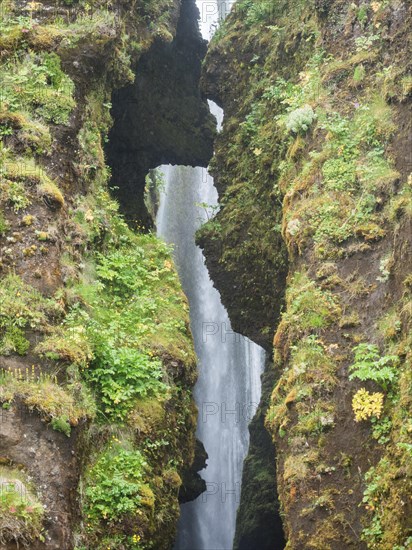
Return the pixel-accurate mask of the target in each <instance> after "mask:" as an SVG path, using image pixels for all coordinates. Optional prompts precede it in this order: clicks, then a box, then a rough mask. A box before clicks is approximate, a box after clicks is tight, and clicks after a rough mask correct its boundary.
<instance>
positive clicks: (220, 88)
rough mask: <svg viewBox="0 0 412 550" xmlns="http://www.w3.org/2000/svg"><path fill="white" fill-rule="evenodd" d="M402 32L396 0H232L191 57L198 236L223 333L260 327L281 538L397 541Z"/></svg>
mask: <svg viewBox="0 0 412 550" xmlns="http://www.w3.org/2000/svg"><path fill="white" fill-rule="evenodd" d="M410 29H411V6H410V3H408V2H404V1H401V0H399V1H398V0H393V1H390V0H389V1H380V2H363V1H362V2H358V1H356V2H353V3H348V2H343V1H340V0H327V1H318V0H300V1H294V2H291V1H288V0H270V1H258V0H255V1H252V0H241V1H238V2H237V3H236V5H235V6H234V8H233V10H232V13H231V15H230V16H229V17H228V19H227V20H226V22H225V24H224V25H223V26H222V28H220V29H219V30H218V32H217V34H216V36H215V38H214V39H213V41H212V44H211V47H210V50H209V52H208V56H207V59H206V65H205V69H204V77H203V79H204V85H203V89H204V93H205V94H206V95H207V96H208V97H210V98H212V99H214V100H216V101H217V102H218V103H219V104H220V105H221V106H222V107H223V108H224V110H225V121H224V125H223V131H222V132H221V133H220V134H219V136H218V137H217V140H216V157H215V158H214V160H213V164H212V171H213V173H214V176H215V180H216V182H217V186H218V190H219V193H220V202H221V205H222V208H221V210H220V212H219V213H218V215H217V216H216V217H215V218H214V219H213V220H212V221H211V222H209V224H208V225H207V226H206V227H205V228H203V229H202V231H201V233H200V235H199V242H200V244H201V245H202V247H203V248H204V250H205V253H206V256H207V263H208V266H209V268H210V271H211V275H212V278H213V279H214V281H215V282H216V284H217V286H218V287H219V289H220V290H221V293H222V298H223V301H224V302H225V304H226V305H227V307H228V309H229V313H230V315H231V318H232V321H233V325H234V326H235V327H236V329H237V330H239V331H240V332H242V333H244V334H246V335H248V336H250V337H251V338H253V339H254V340H256V341H257V342H260V343H262V344H263V345H265V347H266V348H268V349H269V348H270V347H271V345H270V343H269V341H270V339H271V335H272V336H273V333H274V332H275V337H274V362H275V368H276V371H277V373H278V374H277V377H278V380H277V383H276V385H275V387H274V388H273V391H272V397H271V403H270V406H269V410H268V412H267V415H266V426H267V429H268V430H269V432H270V433H271V434H272V437H273V440H274V443H275V449H276V455H277V488H278V491H279V495H280V506H281V513H282V516H283V519H284V527H285V533H286V537H287V540H288V542H287V548H290V549H299V550H301V549H306V548H308V549H309V548H311V549H319V550H327V549H333V550H337V549H347V548H356V549H361V548H374V549H382V550H390V549H395V548H396V549H398V550H400V549H406V548H409V547H410V546H411V544H412V538H411V534H412V533H411V529H412V524H411V517H412V516H411V501H410V493H411V484H412V460H411V449H412V447H411V444H412V439H411V433H412V428H411V412H412V411H411V408H412V407H411V391H412V387H411V339H410V338H411V337H410V334H411V330H410V329H411V319H412V312H411V272H412V244H411V234H412V233H411V229H412V224H411V219H412V208H411V185H412V179H411V178H412V177H411V92H412V76H411V71H410V69H411V62H410V55H409V51H410V46H411V32H410ZM282 306H283V310H282V313H281V315H279V312H280V308H281V307H282ZM251 429H252V432H253V430H254V429H255V428H253V426H252V428H251ZM252 454H253V455H255V454H256V449H253V447H252ZM250 460H254V459H253V456H252V457H251V458H250ZM273 460H275V458H274V456H273ZM253 483H254V480H253V477H252V476H249V479H248V478H244V485H243V490H242V495H243V496H242V499H243V500H242V504H241V516H242V517H243V518H249V519H251V518H252V519H251V524H250V531H253V529H256V528H257V527H259V525H260V521H261V516H259V507H258V504H257V502H256V501H255V500H254V499H252V498H250V491H251V488H252V487H253ZM272 484H273V492H272V494H270V493H268V496H267V498H265V502H266V503H267V504H269V505H270V503H271V502H273V497H274V490H275V480H274V479H272ZM264 495H265V493H264V492H262V498H264ZM261 504H262V503H261ZM267 509H268V508H267V506H262V510H263V513H267ZM273 513H275V511H273ZM253 518H254V519H253ZM244 535H245V533H244V524H243V525H242V524H240V522H238V534H237V541H241V540H242V537H243V536H244ZM265 544H267V548H270V547H271V546H270V545H269V543H265ZM281 544H282V543H281V542H279V541H276V540H273V541H272V547H273V548H280V547H281ZM239 547H240V546H239ZM265 547H266V546H265Z"/></svg>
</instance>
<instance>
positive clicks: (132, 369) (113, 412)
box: [85, 343, 166, 421]
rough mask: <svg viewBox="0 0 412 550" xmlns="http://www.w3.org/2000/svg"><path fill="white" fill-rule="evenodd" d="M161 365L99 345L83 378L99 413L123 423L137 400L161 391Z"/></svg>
mask: <svg viewBox="0 0 412 550" xmlns="http://www.w3.org/2000/svg"><path fill="white" fill-rule="evenodd" d="M162 374H163V371H162V363H161V362H160V361H159V360H157V359H151V358H150V357H148V356H147V355H146V354H144V353H142V352H140V351H138V350H136V349H133V348H126V347H111V346H110V343H107V344H102V345H99V347H98V348H97V349H96V351H95V360H94V361H93V363H92V365H91V367H90V368H89V369H87V370H86V371H85V377H86V379H87V380H88V381H90V382H91V383H92V384H93V386H94V387H95V389H96V391H97V393H98V396H99V398H100V400H101V402H102V406H103V412H104V413H105V414H106V415H108V416H109V417H111V418H113V419H116V420H120V421H124V420H126V418H127V415H128V413H129V412H130V411H131V409H132V408H133V404H134V402H135V400H136V399H137V398H138V397H146V396H147V395H153V394H159V393H161V392H164V391H165V389H166V385H165V384H163V382H161V378H162Z"/></svg>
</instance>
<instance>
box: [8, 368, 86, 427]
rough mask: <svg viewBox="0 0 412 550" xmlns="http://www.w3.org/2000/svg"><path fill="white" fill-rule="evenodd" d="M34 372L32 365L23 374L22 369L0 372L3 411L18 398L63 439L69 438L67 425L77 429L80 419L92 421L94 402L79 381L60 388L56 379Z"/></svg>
mask: <svg viewBox="0 0 412 550" xmlns="http://www.w3.org/2000/svg"><path fill="white" fill-rule="evenodd" d="M35 371H36V369H35V367H34V365H33V367H32V369H30V370H29V369H28V368H27V369H26V370H25V371H24V372H22V370H21V369H17V370H15V371H5V370H2V371H1V373H0V382H1V387H0V401H1V402H2V403H3V407H4V408H10V407H11V406H12V403H13V401H14V400H15V399H16V398H19V399H21V400H22V402H23V403H24V404H25V405H27V407H29V408H30V409H35V410H37V411H38V412H39V413H40V414H41V415H42V416H43V417H44V418H45V419H46V420H49V421H50V422H51V427H52V428H54V429H57V430H58V431H63V433H66V435H69V434H70V425H71V426H77V424H78V423H79V421H80V419H85V418H92V417H93V415H94V414H95V405H94V401H93V398H92V396H91V394H90V392H89V391H88V390H87V388H85V387H84V386H83V385H82V384H81V383H80V382H79V381H78V382H72V383H71V384H68V385H67V386H66V387H62V386H61V385H60V384H58V382H57V378H56V377H55V376H51V375H50V374H40V375H37V374H36V372H35ZM63 426H65V428H64V429H63ZM67 432H68V433H67Z"/></svg>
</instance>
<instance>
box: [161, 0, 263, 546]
mask: <svg viewBox="0 0 412 550" xmlns="http://www.w3.org/2000/svg"><path fill="white" fill-rule="evenodd" d="M197 3H198V6H199V9H200V12H201V29H202V33H203V35H204V36H206V37H208V36H209V32H211V31H210V29H211V28H212V27H213V23H214V22H215V21H216V19H217V17H219V18H222V17H224V16H225V14H226V12H227V10H228V9H229V7H230V2H228V1H223V2H215V3H213V2H211V1H210V0H204V1H202V0H198V2H197ZM211 6H212V8H213V7H214V9H212V8H211ZM211 110H212V112H213V113H214V114H215V115H216V117H217V119H218V122H219V123H220V122H221V120H222V112H221V110H220V109H219V108H218V107H217V106H216V105H214V104H211ZM162 170H163V172H164V174H165V187H164V189H163V190H162V193H161V200H160V207H159V211H158V216H157V230H158V234H159V236H161V237H162V238H163V239H164V240H165V241H166V242H168V243H171V244H173V245H174V258H175V262H176V266H177V269H178V271H179V275H180V279H181V282H182V286H183V289H184V291H185V293H186V295H187V297H188V300H189V304H190V319H191V327H192V332H193V337H194V342H195V349H196V353H197V357H198V365H199V380H198V382H197V384H196V387H195V391H194V396H195V400H196V403H197V406H198V409H199V418H198V426H197V437H198V439H200V441H202V443H203V444H204V446H205V449H206V452H207V453H208V456H209V458H208V462H207V468H206V469H205V470H203V471H202V472H200V474H201V476H202V477H203V479H205V481H206V484H207V491H206V492H205V493H203V494H202V495H200V496H199V497H198V498H197V499H196V500H195V501H193V502H189V503H186V504H183V505H182V506H181V518H180V521H179V525H178V535H177V541H176V546H175V550H231V549H232V547H233V537H234V533H235V523H236V511H237V508H238V505H239V500H240V483H241V478H242V467H243V461H244V458H245V456H246V453H247V450H248V445H249V432H248V424H249V422H250V420H251V418H252V416H253V414H254V412H255V410H256V407H257V405H258V403H259V400H260V393H261V384H260V376H261V374H262V372H263V366H264V360H265V354H264V351H263V350H262V349H261V348H260V347H259V346H257V345H256V344H254V343H253V342H251V341H250V340H248V339H247V338H244V337H243V336H240V335H239V334H235V333H234V332H233V331H232V328H231V325H230V320H229V318H228V314H227V312H226V310H225V308H224V307H223V305H222V303H221V300H220V295H219V292H218V291H217V290H216V289H215V288H214V287H213V284H212V282H211V280H210V277H209V274H208V271H207V268H206V265H205V261H204V258H203V255H202V252H201V250H200V249H199V248H198V247H197V246H196V244H195V232H196V230H197V229H198V228H199V227H200V226H201V225H202V224H203V223H204V222H205V221H206V220H207V218H208V216H210V209H209V208H207V207H205V206H204V205H205V204H206V203H207V204H208V205H211V207H213V206H216V207H217V202H218V197H217V192H216V189H215V187H214V185H213V179H212V178H211V176H210V175H209V174H208V173H207V171H206V170H205V169H202V168H189V167H184V166H164V167H162ZM212 210H213V208H212Z"/></svg>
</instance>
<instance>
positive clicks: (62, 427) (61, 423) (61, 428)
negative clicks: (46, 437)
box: [50, 416, 72, 437]
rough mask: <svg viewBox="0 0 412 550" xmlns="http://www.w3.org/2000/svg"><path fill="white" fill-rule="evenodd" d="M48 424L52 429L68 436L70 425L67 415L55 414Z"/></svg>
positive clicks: (70, 429)
mask: <svg viewBox="0 0 412 550" xmlns="http://www.w3.org/2000/svg"><path fill="white" fill-rule="evenodd" d="M50 426H51V427H52V428H53V430H56V431H57V432H61V433H63V434H64V435H67V437H70V434H71V431H72V427H71V425H70V422H69V418H68V417H67V416H57V417H55V418H52V420H51V422H50Z"/></svg>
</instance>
